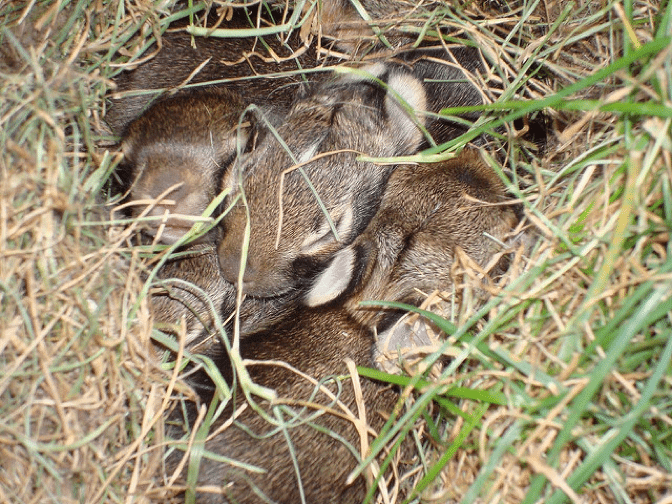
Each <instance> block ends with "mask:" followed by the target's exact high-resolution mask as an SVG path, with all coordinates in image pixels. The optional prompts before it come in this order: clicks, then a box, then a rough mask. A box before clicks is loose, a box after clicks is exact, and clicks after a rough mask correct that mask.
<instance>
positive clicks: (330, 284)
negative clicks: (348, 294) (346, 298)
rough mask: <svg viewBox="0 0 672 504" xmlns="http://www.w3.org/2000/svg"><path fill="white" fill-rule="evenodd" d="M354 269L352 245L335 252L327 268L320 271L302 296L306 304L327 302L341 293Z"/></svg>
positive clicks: (313, 304)
mask: <svg viewBox="0 0 672 504" xmlns="http://www.w3.org/2000/svg"><path fill="white" fill-rule="evenodd" d="M354 269H355V252H354V250H353V248H352V247H348V248H345V249H343V250H341V251H340V252H338V253H337V254H336V257H334V259H333V260H332V261H331V263H330V264H329V266H327V269H325V270H324V271H323V272H322V273H320V274H319V275H318V276H317V278H316V279H315V282H314V283H313V286H312V287H311V289H310V291H308V293H307V294H306V296H305V298H304V300H303V301H304V303H305V304H306V305H307V306H310V307H315V306H322V305H324V304H327V303H329V302H331V301H333V300H335V299H336V298H338V296H340V295H341V294H343V292H345V290H346V289H347V288H348V286H349V285H350V281H351V280H352V275H353V271H354Z"/></svg>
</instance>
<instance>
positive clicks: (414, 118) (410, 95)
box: [385, 73, 427, 151]
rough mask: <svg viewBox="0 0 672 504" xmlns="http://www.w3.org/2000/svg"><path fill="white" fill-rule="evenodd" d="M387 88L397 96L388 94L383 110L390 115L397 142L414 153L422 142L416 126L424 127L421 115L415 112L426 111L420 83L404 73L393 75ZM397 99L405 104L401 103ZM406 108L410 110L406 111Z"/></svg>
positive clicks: (424, 97) (425, 102) (425, 99)
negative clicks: (395, 130)
mask: <svg viewBox="0 0 672 504" xmlns="http://www.w3.org/2000/svg"><path fill="white" fill-rule="evenodd" d="M389 88H390V90H392V91H394V92H395V93H396V94H397V95H398V97H396V96H394V95H393V94H390V93H389V92H388V93H387V95H386V97H385V109H386V110H387V113H388V114H389V115H390V124H393V125H394V126H395V128H396V129H397V132H398V133H397V136H398V139H399V140H398V142H399V143H400V144H402V143H403V145H404V149H406V150H408V151H414V150H415V149H417V148H418V147H419V146H420V144H421V143H422V140H423V135H422V131H420V128H418V124H419V125H420V126H425V124H424V122H425V121H424V119H423V116H422V115H421V114H416V113H415V112H416V111H418V112H420V113H422V112H424V111H426V110H427V97H426V94H425V89H424V87H423V85H422V82H420V81H419V80H418V79H416V78H415V77H414V76H412V75H410V74H406V73H402V74H396V75H393V76H392V77H391V78H390V81H389ZM399 98H401V100H402V101H403V102H405V103H401V102H400V101H399ZM406 106H408V107H410V108H411V109H412V110H406V108H405V107H406Z"/></svg>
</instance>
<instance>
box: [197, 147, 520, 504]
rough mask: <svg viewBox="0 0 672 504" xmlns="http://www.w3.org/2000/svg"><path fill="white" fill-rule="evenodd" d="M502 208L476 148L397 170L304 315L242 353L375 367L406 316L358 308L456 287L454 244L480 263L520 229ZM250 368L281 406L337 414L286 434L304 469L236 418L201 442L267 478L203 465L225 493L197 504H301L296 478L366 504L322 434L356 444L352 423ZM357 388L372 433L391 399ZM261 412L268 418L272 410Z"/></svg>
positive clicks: (285, 376) (261, 428)
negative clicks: (266, 502)
mask: <svg viewBox="0 0 672 504" xmlns="http://www.w3.org/2000/svg"><path fill="white" fill-rule="evenodd" d="M507 203H508V201H507V199H506V196H505V187H504V185H503V184H502V183H501V182H500V180H499V179H498V178H497V176H496V175H495V174H494V173H493V172H492V171H491V170H490V169H488V167H487V166H485V165H484V164H483V162H482V161H481V160H480V158H479V156H478V153H476V152H473V151H468V150H465V151H463V153H462V154H461V155H460V156H458V158H456V159H453V160H450V161H446V162H443V163H440V164H436V165H422V166H411V165H403V166H401V167H399V168H398V169H397V170H396V171H395V172H394V173H393V174H392V175H391V177H390V181H389V183H388V186H387V189H386V191H385V194H384V196H383V198H382V201H381V205H380V209H379V211H378V213H377V214H376V216H375V217H374V218H373V219H372V220H371V222H370V223H369V225H368V227H367V228H366V230H365V231H364V232H363V233H362V234H361V235H360V236H359V237H358V238H357V239H356V240H355V241H354V242H353V243H352V244H351V245H350V246H348V247H346V248H344V249H342V250H340V251H339V252H337V253H336V254H335V256H334V258H333V260H332V261H331V263H330V264H329V265H328V266H327V268H326V269H325V270H324V271H323V272H322V273H321V274H320V275H318V277H317V279H316V281H315V283H314V284H313V285H312V286H311V287H310V290H309V291H308V292H307V294H306V295H305V297H304V298H303V303H305V304H307V305H308V306H309V308H304V309H297V308H296V305H294V306H293V307H290V308H291V310H290V311H288V312H287V313H288V316H287V317H286V318H284V320H283V321H281V322H280V323H278V324H277V325H276V326H274V327H272V328H271V329H269V330H264V331H259V332H252V333H250V334H246V335H245V337H244V338H241V341H240V352H241V355H242V357H243V358H245V359H254V360H274V361H283V362H287V363H288V364H289V365H291V366H292V367H294V368H296V369H298V370H299V371H301V372H303V373H305V374H307V375H309V376H312V377H313V378H315V379H316V380H318V381H322V380H325V379H326V378H327V377H329V376H332V375H334V374H345V373H347V371H346V370H345V366H344V365H343V359H344V358H346V357H349V358H351V359H353V360H354V361H355V363H356V364H358V365H363V366H369V367H371V366H373V365H374V362H373V358H372V356H373V352H374V349H375V348H376V346H378V342H377V341H376V338H375V336H374V334H375V332H376V331H381V332H379V339H382V338H384V337H386V336H387V335H386V333H385V331H387V329H388V328H389V327H390V326H391V325H392V323H393V322H394V320H396V319H397V318H398V317H399V316H400V313H399V312H380V311H379V310H372V309H362V308H361V307H360V306H359V302H360V301H362V300H366V299H384V300H389V301H401V302H407V303H414V304H419V302H420V301H421V295H420V294H418V293H416V290H415V289H421V290H428V291H433V290H435V289H443V288H446V287H448V286H449V285H450V283H451V277H450V269H451V264H452V262H453V257H454V250H455V248H456V247H461V248H462V249H463V250H464V251H465V252H466V253H467V254H468V255H469V256H470V257H471V258H472V259H474V260H475V261H476V262H477V263H479V264H481V265H484V264H485V263H486V262H488V261H489V260H490V259H491V257H492V256H493V255H494V254H495V253H496V252H497V251H498V249H499V248H500V246H499V245H498V244H497V242H496V241H494V240H493V238H494V239H495V240H497V239H499V240H503V239H505V237H506V235H507V234H508V233H510V232H511V231H512V229H513V227H514V226H515V224H516V222H517V217H516V214H515V212H514V210H513V209H512V208H511V205H507ZM486 234H489V235H492V237H493V238H490V237H488V236H486ZM384 313H386V315H384ZM410 337H411V335H410V334H407V335H402V339H401V340H399V341H397V343H398V344H399V345H400V346H404V345H405V344H408V343H409V340H408V338H410ZM403 338H407V339H406V340H403ZM397 339H398V338H397ZM219 359H220V360H219V366H220V369H222V371H223V373H224V375H225V378H226V379H227V380H228V381H229V383H231V382H232V375H231V372H230V366H229V363H228V360H227V357H226V355H221V356H219ZM247 369H248V371H249V373H250V376H251V378H252V380H253V381H254V382H255V383H258V384H261V385H264V386H266V387H270V388H274V389H275V390H276V391H277V393H278V397H280V398H283V399H281V400H280V401H279V404H289V405H301V406H306V405H310V404H313V405H314V404H320V405H322V406H331V411H330V412H325V413H324V414H322V415H321V416H319V417H317V418H314V419H312V420H311V422H312V424H314V425H318V426H320V427H321V429H319V430H315V429H314V427H313V426H311V425H308V424H306V423H300V422H297V423H296V424H295V425H294V427H292V428H290V429H288V431H287V436H288V437H289V439H290V440H291V443H292V446H293V449H294V454H295V455H296V459H297V463H298V473H297V469H296V468H295V467H294V466H293V464H292V460H291V456H290V449H289V445H288V442H287V439H286V437H285V434H284V433H283V432H282V431H279V430H276V429H275V427H274V426H272V425H271V424H269V423H268V422H267V421H265V420H263V419H262V418H261V417H259V416H258V415H257V414H256V413H255V412H254V411H252V409H251V408H249V407H248V408H247V409H246V410H245V411H243V413H242V414H241V415H240V416H239V417H238V418H237V421H238V422H240V423H242V424H244V425H245V426H246V427H240V426H238V425H237V424H236V423H234V424H233V425H231V426H230V427H227V428H226V429H225V430H224V431H223V432H221V433H219V434H217V435H215V436H214V437H213V438H212V439H211V440H209V441H208V442H207V443H206V450H209V451H211V452H214V453H216V454H218V455H220V456H224V457H227V458H230V459H233V460H236V461H239V462H243V463H247V464H252V465H255V466H258V467H261V468H263V469H265V470H266V471H267V472H266V473H264V474H256V473H246V472H245V471H244V470H242V469H239V468H237V467H233V466H230V465H228V464H225V463H221V462H216V461H212V460H209V459H204V460H203V461H202V464H201V468H200V473H199V484H202V485H209V486H214V487H217V488H220V489H222V490H223V492H224V493H223V495H214V494H212V495H210V496H207V497H206V496H205V495H203V496H201V495H199V502H208V503H222V502H240V503H248V502H256V499H257V497H256V496H254V494H253V493H252V490H251V489H252V488H256V491H260V492H263V494H264V495H266V496H267V497H268V498H269V499H271V500H272V501H273V502H279V503H293V502H299V501H300V494H299V483H298V482H299V478H300V481H301V485H302V488H303V491H304V495H305V499H306V502H327V503H328V502H334V503H336V502H360V501H361V500H362V498H363V496H364V491H365V485H364V481H363V480H361V479H360V480H357V481H356V482H355V483H353V485H350V486H349V485H346V483H345V482H346V477H347V475H348V474H349V472H350V471H352V470H353V469H354V467H355V466H356V463H357V461H356V458H355V457H354V456H353V454H352V453H351V452H349V451H348V450H347V449H346V447H345V446H344V445H343V444H342V443H341V442H340V441H337V440H335V439H334V438H332V437H331V436H329V435H327V434H325V433H324V429H329V430H332V431H335V432H336V434H337V435H338V436H340V438H342V439H345V440H346V441H347V442H348V443H350V444H351V445H354V446H356V445H357V441H358V434H357V433H356V430H355V428H354V426H353V425H352V424H351V423H350V422H349V421H346V420H344V419H343V418H342V417H341V415H340V414H339V412H338V408H337V407H336V406H334V405H333V403H332V400H331V399H329V398H328V397H327V396H325V395H324V394H321V393H318V394H315V395H313V392H314V386H313V384H312V383H309V382H308V381H306V380H305V379H304V378H302V377H301V376H299V375H297V374H295V373H293V372H291V371H289V370H288V369H287V368H286V367H281V366H278V365H277V362H276V364H275V365H268V364H255V363H254V362H252V363H251V365H249V366H248V368H247ZM361 387H362V394H363V399H364V403H365V404H366V407H367V420H368V422H369V425H370V426H371V427H372V428H373V429H374V430H375V431H377V430H379V429H380V427H381V426H382V425H383V422H384V419H385V413H389V412H390V411H391V410H392V408H393V406H394V404H395V400H396V397H397V395H396V392H395V391H394V390H393V389H391V388H389V387H387V386H385V385H383V384H380V383H377V382H374V381H370V380H366V379H362V380H361ZM329 388H330V389H331V390H333V389H332V387H329ZM340 398H341V400H342V401H343V402H344V403H345V405H346V406H347V407H348V408H349V409H350V410H352V411H354V410H355V406H354V404H355V402H354V401H355V399H354V395H353V391H352V388H351V386H350V385H349V384H345V385H343V387H342V392H341V396H340ZM262 404H263V407H264V409H265V410H266V411H269V412H270V411H271V405H269V404H268V403H265V402H264V403H262ZM313 408H314V406H313V407H310V406H309V407H308V408H307V410H306V411H304V415H308V414H310V413H312V412H313ZM333 410H337V413H334V412H333ZM381 412H382V414H381ZM285 418H292V414H291V413H287V414H286V415H285ZM250 431H251V432H252V434H250Z"/></svg>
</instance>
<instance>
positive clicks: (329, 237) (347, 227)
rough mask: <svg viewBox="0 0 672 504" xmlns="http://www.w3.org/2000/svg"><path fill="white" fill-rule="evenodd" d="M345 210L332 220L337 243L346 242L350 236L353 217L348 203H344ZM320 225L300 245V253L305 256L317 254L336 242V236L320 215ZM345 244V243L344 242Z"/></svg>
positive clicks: (335, 215) (334, 215) (324, 218)
mask: <svg viewBox="0 0 672 504" xmlns="http://www.w3.org/2000/svg"><path fill="white" fill-rule="evenodd" d="M343 205H344V206H345V209H344V211H343V213H342V214H341V215H338V214H336V213H334V214H333V215H332V219H333V220H334V221H335V227H336V232H337V233H338V239H339V240H338V241H341V242H342V241H343V240H344V239H345V240H347V239H348V238H349V236H350V235H351V234H352V227H353V222H354V215H353V210H352V206H351V204H350V203H344V204H343ZM320 211H321V210H320ZM322 219H323V220H322V225H321V226H320V229H318V230H317V231H316V232H314V233H311V234H310V235H308V236H306V238H305V239H304V240H303V242H302V243H301V253H302V254H305V255H311V254H319V253H320V252H321V251H322V250H323V248H324V247H325V246H326V247H328V246H331V245H332V243H333V242H335V241H336V236H334V232H333V231H332V229H331V226H330V225H329V222H327V219H326V217H324V215H322ZM346 243H347V241H346Z"/></svg>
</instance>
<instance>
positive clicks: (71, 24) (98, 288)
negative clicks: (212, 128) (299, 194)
mask: <svg viewBox="0 0 672 504" xmlns="http://www.w3.org/2000/svg"><path fill="white" fill-rule="evenodd" d="M487 5H488V6H487V7H484V6H483V5H482V4H480V3H467V4H466V5H465V6H464V8H463V9H457V10H455V11H450V10H448V9H446V11H445V13H444V14H445V18H444V20H443V21H442V23H443V25H444V26H447V27H449V28H444V33H446V32H451V33H452V34H453V35H456V36H457V35H466V36H467V37H468V38H469V39H470V40H472V41H473V42H474V43H475V44H476V45H478V46H479V47H481V49H482V50H483V51H484V53H485V54H486V55H488V57H489V61H490V63H491V65H492V72H491V73H492V75H491V77H492V81H494V82H500V83H501V89H499V90H495V89H493V90H492V93H491V98H492V100H493V101H496V100H498V103H499V105H498V107H496V109H497V110H499V112H493V113H492V115H491V116H490V119H489V121H490V122H494V121H497V120H498V119H500V118H506V119H512V118H513V117H514V116H517V115H518V116H520V115H522V112H521V110H523V109H522V108H521V106H520V105H519V102H520V100H523V99H525V100H532V101H531V102H528V104H526V105H525V106H526V107H527V110H528V112H530V113H531V114H532V116H535V115H538V114H539V111H540V110H542V109H543V111H544V112H545V114H546V116H547V117H548V118H549V122H550V132H549V143H548V145H547V147H546V149H545V150H544V151H543V152H539V151H535V149H534V146H532V145H529V144H527V145H526V144H524V143H521V142H517V141H514V140H515V138H514V137H515V136H516V131H514V130H511V131H510V134H509V137H508V138H505V139H504V140H505V141H508V144H507V147H506V148H504V149H502V150H500V151H499V152H498V153H497V156H498V157H499V158H501V159H502V160H503V161H504V164H505V167H506V168H507V169H508V170H510V172H509V173H511V177H513V179H514V181H515V182H516V184H514V185H512V190H514V192H516V194H517V195H518V196H519V197H520V198H521V200H522V201H524V202H525V207H526V215H527V221H526V226H527V231H528V232H529V233H530V234H531V235H533V236H538V237H539V239H538V240H536V241H535V242H534V245H533V247H532V248H531V249H530V250H526V251H522V250H521V251H519V255H518V256H517V259H516V261H515V263H514V267H513V268H512V269H511V271H510V272H509V274H508V276H507V277H506V278H504V279H502V281H501V282H500V285H499V286H498V288H497V289H495V294H494V296H493V297H492V298H491V299H490V300H489V301H487V302H486V303H485V304H484V305H483V304H482V303H478V302H475V301H473V302H472V301H470V300H472V299H473V297H474V292H475V291H476V290H477V286H476V285H475V283H474V281H473V280H470V279H469V275H465V276H464V277H463V278H464V281H463V282H461V283H458V284H457V286H456V288H455V291H454V292H451V293H447V294H448V295H449V297H452V296H454V297H453V299H455V300H459V303H456V304H454V305H451V306H452V308H451V309H450V310H448V311H447V312H445V313H446V314H447V315H446V316H447V317H448V319H450V321H451V322H452V323H453V324H454V325H455V328H454V333H453V334H452V336H451V337H450V338H449V339H448V342H447V343H446V344H445V345H444V346H443V347H442V348H440V349H439V351H440V352H442V353H444V354H449V355H451V357H452V361H451V363H450V364H449V365H448V366H447V367H446V368H445V369H444V370H443V371H442V372H440V374H437V371H436V370H434V373H435V374H434V375H433V377H432V379H431V380H430V381H431V382H432V383H433V384H429V385H427V386H426V387H425V388H423V393H422V394H417V395H416V396H415V399H413V400H409V401H408V412H409V413H408V414H409V416H408V417H407V418H409V419H412V418H417V421H415V429H414V430H412V431H411V433H410V434H409V435H410V436H412V437H413V439H415V440H416V442H417V444H418V445H419V446H421V447H422V448H423V452H424V459H423V460H421V461H418V464H417V468H416V469H415V470H413V471H411V472H409V473H408V474H406V475H401V478H402V480H404V485H410V487H413V488H417V489H418V495H417V496H411V497H410V498H409V500H408V502H426V503H430V502H457V501H460V502H482V503H486V502H502V503H520V502H523V503H528V502H529V503H532V502H545V503H555V502H567V501H570V502H580V503H593V502H594V503H607V502H623V503H648V502H659V503H669V502H672V494H671V493H670V488H672V463H671V458H672V416H671V413H672V405H671V403H670V397H672V395H671V391H670V388H671V387H672V377H671V376H672V375H671V373H670V353H671V352H672V348H671V345H672V343H671V342H672V338H670V336H671V335H672V329H671V327H672V316H671V315H670V313H671V312H672V301H671V300H670V292H672V260H671V259H670V244H669V233H670V229H671V228H672V190H671V181H672V135H671V134H670V121H671V120H672V119H671V118H672V103H671V102H670V100H671V96H672V84H671V79H672V77H670V67H671V66H672V56H671V50H670V47H671V44H670V40H669V34H670V31H671V28H670V27H671V26H672V24H671V23H672V22H671V20H670V17H671V12H670V6H669V5H668V4H663V5H660V4H658V3H657V2H625V3H623V4H620V3H615V2H575V3H572V4H567V3H565V2H553V1H547V2H540V3H524V2H520V3H519V2H512V3H511V4H510V9H506V8H504V7H502V8H501V9H499V10H497V9H496V7H497V5H495V3H488V4H487ZM172 6H173V2H165V5H162V6H157V5H153V4H151V3H150V2H134V3H123V4H121V6H119V5H118V3H117V2H105V1H101V2H91V3H88V2H82V3H81V4H75V3H74V2H60V3H50V2H44V3H37V4H36V5H35V6H33V5H32V4H26V3H24V2H7V3H5V4H3V5H2V7H0V25H1V27H2V31H1V32H0V47H1V49H0V95H1V96H2V97H3V100H2V102H1V103H0V139H1V143H0V145H2V150H1V151H0V156H1V157H0V168H1V169H2V178H1V180H0V184H1V185H0V191H1V194H2V198H1V199H0V215H1V218H0V233H1V234H2V241H1V243H2V245H1V246H2V249H1V250H0V258H1V260H0V306H2V314H1V315H0V328H1V333H0V334H1V336H0V398H1V400H0V501H2V502H16V503H18V502H34V503H38V502H39V503H45V502H57V503H67V502H87V503H89V502H155V501H156V502H170V501H171V499H172V498H173V496H174V494H175V490H176V489H175V487H174V486H171V482H170V481H169V480H168V479H165V478H164V477H163V476H162V472H163V451H164V437H163V432H164V428H163V418H164V412H165V410H166V408H167V407H168V401H167V398H169V397H170V396H171V393H172V390H173V389H174V387H180V390H181V391H182V392H183V393H185V394H188V393H189V392H188V391H186V390H185V389H184V387H183V386H181V385H180V382H179V381H177V382H176V381H175V379H174V378H175V377H174V376H173V373H172V372H171V371H166V370H165V369H163V368H162V367H161V365H160V360H159V359H157V356H156V355H155V354H154V350H153V346H152V344H151V338H152V335H156V334H157V333H156V330H155V329H153V327H152V321H151V316H150V313H149V308H148V303H147V300H146V297H145V296H144V295H142V293H143V289H145V287H146V286H145V285H144V284H143V282H142V281H141V279H140V272H141V271H142V269H143V268H144V267H145V266H144V264H145V263H144V259H143V258H142V257H140V254H139V252H138V251H137V250H135V249H132V247H130V244H129V237H130V236H132V233H133V228H127V227H124V226H123V225H120V223H114V222H110V220H109V215H108V213H107V211H106V210H105V209H104V207H103V206H102V205H101V190H102V187H103V184H104V182H105V180H106V178H107V176H108V175H109V172H110V169H111V168H112V167H113V166H114V164H115V162H116V160H118V154H117V153H116V152H114V151H113V150H107V149H106V148H105V147H106V146H108V147H109V146H110V145H111V144H112V142H111V141H110V139H109V138H106V137H105V136H104V135H103V134H102V132H103V131H104V128H103V126H102V124H101V122H100V121H101V118H102V116H103V114H104V110H105V104H104V96H105V94H106V93H107V92H108V91H109V88H110V81H109V78H110V77H111V76H112V75H113V74H114V73H115V72H117V71H118V70H119V68H121V66H123V65H124V64H126V62H127V61H129V60H130V61H132V60H134V59H135V58H137V57H140V55H141V54H143V51H144V49H146V47H147V45H148V40H149V39H150V38H151V37H152V36H153V35H154V34H158V33H159V32H160V30H161V29H162V27H164V26H165V25H166V23H167V22H168V20H169V16H170V13H171V9H172ZM199 7H200V4H199V6H196V7H195V8H194V9H193V10H194V11H197V9H198V8H199ZM173 11H174V9H173ZM180 12H181V13H182V15H185V14H186V13H187V12H186V10H182V11H180ZM413 20H419V21H425V20H426V18H424V17H423V16H422V15H421V13H420V12H415V13H414V14H413V15H410V16H409V17H407V18H406V20H405V21H404V23H405V24H407V25H408V26H411V25H413V23H411V21H413ZM435 21H436V19H434V20H433V21H432V22H435ZM432 29H433V28H432V25H431V24H429V25H428V29H427V31H426V32H425V34H426V35H427V36H431V35H432V33H431V31H432ZM410 30H411V31H419V30H418V29H415V28H413V29H410ZM134 35H136V36H134ZM666 36H667V37H668V38H667V39H666V38H665V37H666ZM142 57H144V55H143V56H142ZM568 88H569V89H570V92H565V91H563V90H566V89H568ZM486 122H487V121H486ZM487 127H488V125H487V124H485V125H484V128H487ZM512 146H515V147H512ZM518 182H522V184H520V187H522V188H523V189H517V187H518ZM484 316H485V317H484ZM451 332H452V329H451ZM436 357H438V352H437V353H436V354H434V358H436ZM418 378H420V376H419V375H418ZM446 387H461V389H459V390H467V389H473V390H474V391H476V394H477V395H476V398H475V399H474V398H465V397H463V396H460V394H458V392H459V390H458V389H455V388H452V389H448V391H446ZM479 394H480V395H479ZM493 394H503V397H505V398H506V401H505V402H504V404H502V405H496V404H497V401H493V400H492V397H494V396H493ZM497 397H499V396H497ZM493 402H494V404H492V405H491V403H493ZM411 423H413V421H411ZM378 447H379V445H378V444H376V445H374V449H377V448H378ZM427 475H429V476H427ZM399 502H401V500H399Z"/></svg>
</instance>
